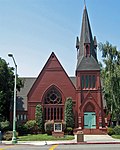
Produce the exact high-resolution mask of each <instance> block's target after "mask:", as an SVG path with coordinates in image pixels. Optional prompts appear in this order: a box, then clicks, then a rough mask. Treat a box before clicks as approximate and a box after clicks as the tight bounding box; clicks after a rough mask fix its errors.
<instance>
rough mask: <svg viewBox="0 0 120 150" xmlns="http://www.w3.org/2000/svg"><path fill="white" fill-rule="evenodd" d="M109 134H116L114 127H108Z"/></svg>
mask: <svg viewBox="0 0 120 150" xmlns="http://www.w3.org/2000/svg"><path fill="white" fill-rule="evenodd" d="M107 134H108V135H113V134H115V132H114V128H111V127H109V128H108V129H107Z"/></svg>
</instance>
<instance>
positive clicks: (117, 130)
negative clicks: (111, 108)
mask: <svg viewBox="0 0 120 150" xmlns="http://www.w3.org/2000/svg"><path fill="white" fill-rule="evenodd" d="M114 133H115V134H116V135H120V126H115V128H114Z"/></svg>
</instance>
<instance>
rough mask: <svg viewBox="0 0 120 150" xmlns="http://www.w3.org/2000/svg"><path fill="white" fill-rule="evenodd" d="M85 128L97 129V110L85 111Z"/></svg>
mask: <svg viewBox="0 0 120 150" xmlns="http://www.w3.org/2000/svg"><path fill="white" fill-rule="evenodd" d="M84 128H85V129H96V114H95V112H85V113H84Z"/></svg>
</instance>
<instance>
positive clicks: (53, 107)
mask: <svg viewBox="0 0 120 150" xmlns="http://www.w3.org/2000/svg"><path fill="white" fill-rule="evenodd" d="M43 98H44V104H43V107H44V119H45V121H47V120H55V121H61V120H63V114H62V113H63V107H64V105H63V104H62V96H61V93H60V92H59V91H58V89H57V88H56V87H55V86H52V87H51V88H49V89H48V90H47V92H46V93H45V95H44V97H43Z"/></svg>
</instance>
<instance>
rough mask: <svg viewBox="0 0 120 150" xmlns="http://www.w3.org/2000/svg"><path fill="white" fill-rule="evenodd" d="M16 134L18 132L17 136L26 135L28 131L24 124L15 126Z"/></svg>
mask: <svg viewBox="0 0 120 150" xmlns="http://www.w3.org/2000/svg"><path fill="white" fill-rule="evenodd" d="M17 132H18V134H19V136H21V135H26V134H27V133H28V129H27V127H26V126H25V125H24V124H23V125H18V126H17Z"/></svg>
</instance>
